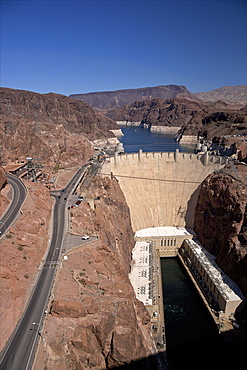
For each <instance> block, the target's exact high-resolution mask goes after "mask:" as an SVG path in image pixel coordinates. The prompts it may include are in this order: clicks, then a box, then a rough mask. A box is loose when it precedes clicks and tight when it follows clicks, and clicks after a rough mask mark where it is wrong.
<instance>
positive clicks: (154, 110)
mask: <svg viewBox="0 0 247 370" xmlns="http://www.w3.org/2000/svg"><path fill="white" fill-rule="evenodd" d="M107 116H109V117H111V118H112V119H114V120H117V121H133V122H141V123H142V124H146V125H148V126H168V127H172V126H175V127H181V132H182V133H183V134H184V135H198V134H200V135H202V136H204V137H206V138H207V139H209V140H211V139H212V138H213V137H214V136H217V135H220V136H221V135H234V134H236V135H238V134H243V133H246V134H247V111H246V110H244V109H241V110H234V109H232V108H231V107H230V106H228V105H227V104H226V103H223V102H217V103H203V102H195V101H189V100H187V99H169V100H163V99H152V100H145V101H136V102H134V103H132V104H128V105H126V106H124V107H122V108H120V109H117V110H109V111H108V112H107Z"/></svg>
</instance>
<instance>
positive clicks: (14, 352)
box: [0, 165, 88, 370]
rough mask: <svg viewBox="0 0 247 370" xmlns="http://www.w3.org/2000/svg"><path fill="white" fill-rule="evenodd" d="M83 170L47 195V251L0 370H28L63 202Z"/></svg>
mask: <svg viewBox="0 0 247 370" xmlns="http://www.w3.org/2000/svg"><path fill="white" fill-rule="evenodd" d="M87 166H88V165H85V166H83V167H82V168H80V169H79V170H78V172H77V173H76V174H75V175H74V177H73V178H72V179H71V180H70V182H69V183H68V184H67V186H66V187H65V188H64V189H63V190H62V191H53V192H51V195H52V196H54V197H55V199H56V202H55V205H54V211H53V234H52V239H51V243H50V247H49V250H48V253H47V256H46V260H45V262H44V265H43V268H42V269H41V270H40V273H39V276H38V279H37V283H36V285H35V287H34V290H33V292H32V295H31V297H30V300H29V302H28V305H27V308H26V311H25V312H24V314H23V316H22V317H21V319H20V321H19V323H18V324H17V327H16V328H15V330H14V332H13V334H12V335H11V337H10V339H9V341H8V343H7V344H6V346H5V348H4V349H3V351H2V353H1V357H0V369H1V370H29V369H31V367H32V363H33V360H34V355H35V351H36V348H37V344H38V339H39V336H41V329H42V324H43V319H44V312H45V310H46V307H47V303H48V299H49V296H50V292H51V288H52V284H53V280H54V277H55V273H56V266H57V263H58V261H59V256H60V252H61V248H62V243H63V237H64V231H65V210H66V209H67V199H68V197H69V196H70V194H71V193H72V192H73V191H74V189H75V188H76V186H77V184H78V183H79V181H80V179H81V178H82V176H83V174H84V172H85V169H86V167H87Z"/></svg>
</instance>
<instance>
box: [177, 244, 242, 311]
mask: <svg viewBox="0 0 247 370" xmlns="http://www.w3.org/2000/svg"><path fill="white" fill-rule="evenodd" d="M180 256H181V257H182V259H183V261H184V263H185V264H186V266H187V267H188V268H189V270H190V271H191V273H192V275H193V276H194V278H195V279H196V281H197V284H198V285H199V287H200V289H201V291H202V293H203V294H204V296H205V298H206V299H207V301H208V303H209V304H210V306H211V308H213V309H215V310H216V311H219V313H220V315H221V317H225V318H229V317H233V316H234V314H235V312H236V310H237V309H238V308H239V307H240V305H241V303H242V302H243V300H244V297H243V295H242V293H241V290H240V289H239V288H238V286H237V285H236V284H235V283H234V282H233V281H232V280H231V279H230V278H229V277H228V276H227V275H226V274H225V273H224V272H223V271H222V270H221V269H220V268H219V266H218V265H217V264H216V262H215V256H213V255H212V254H210V253H209V252H207V251H206V250H205V249H204V248H203V247H202V246H201V245H200V244H199V243H198V242H196V241H194V240H188V239H187V240H185V241H184V243H183V246H182V247H181V249H180Z"/></svg>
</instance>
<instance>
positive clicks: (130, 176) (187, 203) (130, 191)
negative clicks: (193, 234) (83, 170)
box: [102, 151, 226, 231]
mask: <svg viewBox="0 0 247 370" xmlns="http://www.w3.org/2000/svg"><path fill="white" fill-rule="evenodd" d="M225 164H226V159H225V158H224V157H215V156H209V155H208V153H207V152H206V153H204V154H191V153H180V152H179V151H176V152H175V153H165V152H159V153H152V152H151V153H150V152H149V153H143V152H142V151H139V153H132V154H122V155H115V157H114V158H113V157H112V158H111V159H110V160H109V162H108V163H106V164H104V166H103V168H102V175H106V176H107V175H108V176H110V175H111V174H113V175H114V176H115V177H116V178H117V180H118V181H119V185H120V187H121V189H122V191H123V193H124V195H125V198H126V201H127V204H128V206H129V208H130V215H131V222H132V228H133V230H134V231H137V230H141V229H145V228H149V227H156V226H159V227H160V226H181V227H185V226H186V227H187V228H191V229H193V221H194V209H195V205H196V200H197V196H198V191H199V187H200V184H201V183H202V181H203V180H204V179H205V178H206V177H207V176H208V175H209V174H210V173H212V172H214V171H215V170H220V169H221V168H223V167H224V165H225Z"/></svg>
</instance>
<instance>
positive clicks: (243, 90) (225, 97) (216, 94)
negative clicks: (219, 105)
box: [194, 85, 247, 105]
mask: <svg viewBox="0 0 247 370" xmlns="http://www.w3.org/2000/svg"><path fill="white" fill-rule="evenodd" d="M194 95H195V96H196V97H197V98H199V99H201V100H204V101H211V102H216V101H219V100H221V101H224V102H225V103H230V104H231V103H235V102H236V103H240V104H243V105H245V104H247V85H238V86H223V87H220V88H219V89H215V90H211V91H207V92H199V93H195V94H194Z"/></svg>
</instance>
